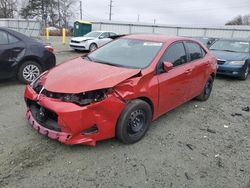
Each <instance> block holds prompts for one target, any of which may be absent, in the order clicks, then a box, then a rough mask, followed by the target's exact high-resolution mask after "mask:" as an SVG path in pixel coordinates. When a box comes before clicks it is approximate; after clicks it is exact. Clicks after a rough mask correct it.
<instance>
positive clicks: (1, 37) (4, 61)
mask: <svg viewBox="0 0 250 188" xmlns="http://www.w3.org/2000/svg"><path fill="white" fill-rule="evenodd" d="M10 58H11V48H10V45H9V39H8V33H7V32H5V31H2V30H0V78H8V72H7V71H8V64H9V59H10Z"/></svg>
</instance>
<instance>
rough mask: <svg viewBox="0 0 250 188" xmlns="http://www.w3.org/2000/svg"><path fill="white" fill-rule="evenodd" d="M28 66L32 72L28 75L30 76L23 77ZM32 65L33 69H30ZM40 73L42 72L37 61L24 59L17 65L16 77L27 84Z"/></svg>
mask: <svg viewBox="0 0 250 188" xmlns="http://www.w3.org/2000/svg"><path fill="white" fill-rule="evenodd" d="M29 67H30V68H31V72H32V74H31V75H30V78H28V77H27V76H26V77H25V75H27V74H26V70H28V69H29ZM32 67H33V68H34V69H32ZM32 70H33V71H32ZM41 73H42V67H41V66H40V65H39V64H38V63H37V62H35V61H26V62H25V63H23V64H22V65H21V66H20V67H19V69H18V72H17V79H18V80H19V81H20V82H21V83H23V84H29V83H31V82H32V81H33V80H34V79H36V78H37V77H38V76H39V75H40V74H41Z"/></svg>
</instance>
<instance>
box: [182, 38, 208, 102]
mask: <svg viewBox="0 0 250 188" xmlns="http://www.w3.org/2000/svg"><path fill="white" fill-rule="evenodd" d="M184 44H185V47H186V49H187V52H188V55H189V63H190V64H191V65H192V66H193V70H192V74H191V83H190V85H189V96H188V99H192V98H194V97H196V96H197V95H199V94H200V92H201V90H202V89H203V87H204V84H205V82H206V80H207V73H206V72H207V71H206V68H207V66H208V65H209V60H208V59H206V57H205V56H206V52H205V50H203V48H202V47H201V46H200V45H199V44H198V43H196V42H192V41H187V42H185V43H184Z"/></svg>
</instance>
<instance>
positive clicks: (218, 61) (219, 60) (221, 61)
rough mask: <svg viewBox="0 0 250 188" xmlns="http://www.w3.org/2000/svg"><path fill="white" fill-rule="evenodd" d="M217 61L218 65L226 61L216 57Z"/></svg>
mask: <svg viewBox="0 0 250 188" xmlns="http://www.w3.org/2000/svg"><path fill="white" fill-rule="evenodd" d="M217 63H218V64H219V65H222V64H224V63H226V61H225V60H221V59H217Z"/></svg>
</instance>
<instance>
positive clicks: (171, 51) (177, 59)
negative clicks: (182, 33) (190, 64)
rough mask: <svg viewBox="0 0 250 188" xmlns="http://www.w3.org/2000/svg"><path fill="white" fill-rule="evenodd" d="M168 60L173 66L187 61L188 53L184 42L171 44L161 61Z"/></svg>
mask: <svg viewBox="0 0 250 188" xmlns="http://www.w3.org/2000/svg"><path fill="white" fill-rule="evenodd" d="M163 61H167V62H170V63H172V64H173V66H174V67H175V66H178V65H182V64H184V63H186V62H187V55H186V51H185V48H184V45H183V43H182V42H179V43H176V44H173V45H172V46H170V47H169V48H168V49H167V50H166V52H165V53H164V55H163V56H162V59H161V63H162V62H163Z"/></svg>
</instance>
